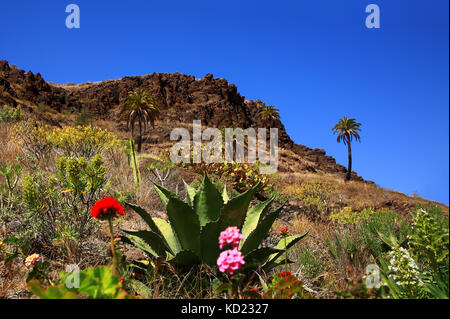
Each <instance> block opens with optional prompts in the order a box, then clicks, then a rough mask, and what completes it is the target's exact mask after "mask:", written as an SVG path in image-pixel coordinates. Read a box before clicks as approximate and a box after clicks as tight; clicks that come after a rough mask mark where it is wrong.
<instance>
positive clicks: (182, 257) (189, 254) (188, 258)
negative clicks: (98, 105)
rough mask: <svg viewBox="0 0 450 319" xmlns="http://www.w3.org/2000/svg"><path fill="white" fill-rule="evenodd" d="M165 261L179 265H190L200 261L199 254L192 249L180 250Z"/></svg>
mask: <svg viewBox="0 0 450 319" xmlns="http://www.w3.org/2000/svg"><path fill="white" fill-rule="evenodd" d="M167 261H168V262H170V263H173V264H176V265H179V266H192V265H197V264H199V263H201V260H200V258H199V256H197V254H196V253H194V252H193V251H192V250H183V251H180V252H179V253H178V254H176V255H175V256H174V257H173V258H171V259H169V260H167Z"/></svg>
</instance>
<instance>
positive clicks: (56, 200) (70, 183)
mask: <svg viewBox="0 0 450 319" xmlns="http://www.w3.org/2000/svg"><path fill="white" fill-rule="evenodd" d="M105 173H106V172H105V168H104V166H103V160H102V157H101V156H100V155H96V156H94V158H93V159H92V160H91V161H87V160H86V159H84V158H82V157H81V158H79V159H75V158H66V157H60V158H58V160H57V165H56V173H55V174H52V175H48V174H46V173H43V172H39V171H37V172H35V173H33V174H32V175H28V176H25V177H24V179H23V181H22V201H23V206H24V208H25V220H24V223H25V225H26V227H24V232H25V234H24V235H25V236H26V237H28V238H30V241H34V242H36V241H37V242H38V243H41V244H45V245H55V246H56V247H60V248H61V250H62V252H63V253H64V255H65V256H66V257H67V258H68V259H69V260H71V261H78V260H79V258H80V254H81V251H82V248H83V243H84V242H85V239H86V237H87V236H88V235H91V234H93V233H95V231H96V230H97V228H98V224H97V223H96V222H95V221H94V220H93V219H92V218H91V215H90V209H91V207H92V205H93V204H94V203H95V201H96V200H97V199H98V198H99V197H100V192H101V190H102V188H103V186H104V185H105V183H106V180H105Z"/></svg>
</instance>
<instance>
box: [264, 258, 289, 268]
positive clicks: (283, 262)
mask: <svg viewBox="0 0 450 319" xmlns="http://www.w3.org/2000/svg"><path fill="white" fill-rule="evenodd" d="M293 263H294V261H293V260H291V259H289V258H288V260H287V264H288V265H289V264H293ZM283 265H286V258H284V257H283V256H282V257H280V258H278V259H277V260H276V261H274V262H270V263H269V262H267V263H266V264H265V265H264V271H266V272H269V271H271V270H272V269H274V268H275V267H278V266H283Z"/></svg>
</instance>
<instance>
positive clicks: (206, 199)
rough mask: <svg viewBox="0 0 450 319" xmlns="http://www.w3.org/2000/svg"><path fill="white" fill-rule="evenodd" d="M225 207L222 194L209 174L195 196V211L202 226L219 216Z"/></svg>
mask: <svg viewBox="0 0 450 319" xmlns="http://www.w3.org/2000/svg"><path fill="white" fill-rule="evenodd" d="M222 207H223V200H222V196H221V195H220V193H219V191H218V190H217V189H216V187H215V186H214V185H213V184H212V183H211V181H210V180H209V178H208V176H207V175H205V176H204V178H203V183H202V186H201V188H200V190H199V192H197V194H196V195H195V198H194V211H195V213H196V214H197V216H198V219H199V221H200V227H203V226H204V225H206V224H207V223H209V222H212V221H216V220H217V219H218V218H219V215H220V210H221V209H222Z"/></svg>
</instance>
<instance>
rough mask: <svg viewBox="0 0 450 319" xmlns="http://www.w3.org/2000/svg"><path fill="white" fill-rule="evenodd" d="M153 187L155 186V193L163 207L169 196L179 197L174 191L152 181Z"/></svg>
mask: <svg viewBox="0 0 450 319" xmlns="http://www.w3.org/2000/svg"><path fill="white" fill-rule="evenodd" d="M153 187H154V188H155V190H156V193H157V194H158V196H159V199H160V200H161V203H162V204H163V205H164V207H166V206H167V204H168V202H169V198H170V197H175V198H178V199H179V197H178V196H177V195H176V194H175V193H174V192H171V191H169V190H168V189H167V188H164V187H162V186H160V185H158V184H155V183H153Z"/></svg>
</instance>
